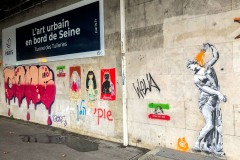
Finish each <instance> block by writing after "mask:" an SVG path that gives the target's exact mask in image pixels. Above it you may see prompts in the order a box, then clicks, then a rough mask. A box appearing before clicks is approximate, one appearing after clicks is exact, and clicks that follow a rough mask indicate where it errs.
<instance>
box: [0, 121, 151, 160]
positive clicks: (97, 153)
mask: <svg viewBox="0 0 240 160" xmlns="http://www.w3.org/2000/svg"><path fill="white" fill-rule="evenodd" d="M147 151H148V150H145V149H140V148H135V147H122V145H121V144H118V143H112V142H108V141H104V140H99V139H94V138H90V137H86V136H81V135H77V134H74V133H71V132H67V131H65V130H61V129H56V128H53V127H51V126H43V125H39V124H34V123H29V122H25V121H20V120H15V119H14V120H11V119H8V118H5V117H0V160H27V159H29V160H61V159H63V160H136V159H138V158H139V157H141V156H142V155H144V154H145V153H146V152H147Z"/></svg>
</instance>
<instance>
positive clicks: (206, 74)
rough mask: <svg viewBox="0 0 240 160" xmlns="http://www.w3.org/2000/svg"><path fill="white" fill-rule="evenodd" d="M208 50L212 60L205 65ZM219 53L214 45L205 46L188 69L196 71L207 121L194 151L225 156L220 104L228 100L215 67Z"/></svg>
mask: <svg viewBox="0 0 240 160" xmlns="http://www.w3.org/2000/svg"><path fill="white" fill-rule="evenodd" d="M207 49H211V50H212V56H213V57H212V58H211V59H210V60H209V61H208V62H206V63H204V61H203V57H204V54H205V52H206V51H207ZM218 58H219V53H218V51H217V49H216V47H214V46H213V45H211V44H209V43H206V44H203V48H202V50H201V52H200V53H199V54H198V55H197V56H196V58H195V60H189V61H188V63H187V68H188V69H190V70H192V71H194V83H195V85H196V86H197V87H198V88H199V91H200V96H199V100H198V103H199V108H200V111H201V113H202V114H203V117H204V119H205V122H206V124H205V126H204V127H203V128H202V130H201V131H200V133H199V136H198V138H197V141H196V142H195V145H194V148H193V150H194V151H204V152H209V153H214V154H216V155H218V156H224V155H225V153H224V152H223V142H222V114H221V108H220V106H219V104H220V102H226V101H227V98H226V96H225V95H223V94H222V93H221V92H220V86H219V84H218V79H217V75H216V72H215V70H214V68H213V65H214V64H215V63H216V62H217V60H218Z"/></svg>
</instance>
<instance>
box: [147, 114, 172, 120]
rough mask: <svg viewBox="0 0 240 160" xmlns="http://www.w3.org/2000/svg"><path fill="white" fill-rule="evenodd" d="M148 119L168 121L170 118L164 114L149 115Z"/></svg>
mask: <svg viewBox="0 0 240 160" xmlns="http://www.w3.org/2000/svg"><path fill="white" fill-rule="evenodd" d="M148 118H150V119H159V120H166V121H169V120H170V116H169V115H165V114H149V115H148Z"/></svg>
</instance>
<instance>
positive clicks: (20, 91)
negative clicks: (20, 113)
mask: <svg viewBox="0 0 240 160" xmlns="http://www.w3.org/2000/svg"><path fill="white" fill-rule="evenodd" d="M15 88H16V92H15V95H16V97H17V99H18V106H19V107H20V106H21V104H22V100H23V97H24V96H25V92H24V91H25V89H24V88H25V85H24V84H20V85H15Z"/></svg>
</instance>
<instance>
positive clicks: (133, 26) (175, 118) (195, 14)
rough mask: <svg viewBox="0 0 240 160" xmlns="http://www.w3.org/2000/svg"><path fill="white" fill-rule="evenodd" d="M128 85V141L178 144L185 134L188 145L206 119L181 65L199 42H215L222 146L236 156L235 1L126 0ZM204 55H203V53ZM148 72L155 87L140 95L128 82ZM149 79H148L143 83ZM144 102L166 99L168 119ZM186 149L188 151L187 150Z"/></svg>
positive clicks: (238, 28)
mask: <svg viewBox="0 0 240 160" xmlns="http://www.w3.org/2000/svg"><path fill="white" fill-rule="evenodd" d="M126 3H127V8H126V11H127V12H126V24H127V48H128V52H127V85H128V87H127V88H128V103H127V106H128V125H129V138H130V139H129V141H130V144H132V145H137V146H144V147H148V148H153V147H155V146H164V147H169V148H173V149H177V142H178V138H181V137H185V138H186V140H187V142H188V145H189V147H190V149H191V148H192V147H193V145H194V143H195V141H196V138H197V137H198V134H199V131H200V130H201V129H202V128H203V126H204V124H205V122H204V119H203V117H202V114H201V113H200V111H199V108H198V97H199V90H198V89H197V87H196V86H195V85H194V82H193V73H192V72H191V71H189V70H187V68H186V62H187V60H188V59H193V58H194V57H195V55H196V54H197V53H199V51H200V48H201V46H202V44H203V43H206V42H209V43H212V44H213V45H215V46H216V48H217V49H218V51H219V53H220V58H219V60H218V62H217V63H216V65H215V66H214V68H215V70H216V73H217V76H218V80H219V83H220V86H221V91H222V93H224V94H225V95H226V96H227V98H228V101H227V103H225V104H224V103H221V104H220V106H221V109H222V116H223V117H222V120H223V145H224V151H225V152H226V155H227V157H228V158H229V159H235V160H236V159H239V158H238V157H239V152H238V150H237V148H238V146H240V142H239V141H240V137H239V132H238V130H239V103H240V99H239V95H240V93H239V89H238V86H239V85H240V77H239V73H240V65H239V63H240V61H239V60H240V54H239V52H240V43H239V40H235V39H234V38H235V37H236V36H237V35H239V34H240V24H239V23H237V22H234V18H236V17H240V14H239V13H240V12H239V11H240V10H239V4H240V1H237V0H232V1H231V0H230V1H224V0H220V1H219V0H206V1H198V0H170V1H164V0H134V1H126ZM207 56H208V55H207ZM148 73H150V74H151V75H152V77H153V79H154V80H155V82H156V83H157V85H158V86H159V88H160V90H161V91H160V92H158V91H157V90H156V89H154V88H153V90H152V91H151V92H150V91H148V92H147V93H146V96H144V98H142V97H141V98H139V97H138V95H137V93H136V91H135V89H134V87H133V84H134V85H135V86H136V85H137V80H139V81H141V80H143V79H145V81H147V79H146V74H148ZM147 84H148V83H147ZM149 103H167V104H169V105H170V109H169V111H165V113H166V114H168V115H170V116H171V120H170V121H161V120H152V119H149V118H148V114H149V113H150V112H151V110H150V109H149V108H148V104H149ZM189 152H191V150H189Z"/></svg>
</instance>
